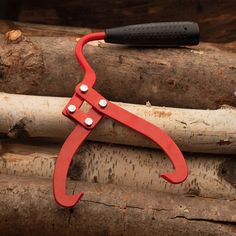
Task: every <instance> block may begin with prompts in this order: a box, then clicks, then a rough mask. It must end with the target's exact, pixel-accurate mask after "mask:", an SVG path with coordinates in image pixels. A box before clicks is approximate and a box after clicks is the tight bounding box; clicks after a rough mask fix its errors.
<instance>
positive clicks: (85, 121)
mask: <svg viewBox="0 0 236 236" xmlns="http://www.w3.org/2000/svg"><path fill="white" fill-rule="evenodd" d="M84 123H85V124H86V125H87V126H91V125H92V124H93V119H92V118H90V117H87V118H86V119H85V120H84Z"/></svg>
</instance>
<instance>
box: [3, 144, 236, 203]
mask: <svg viewBox="0 0 236 236" xmlns="http://www.w3.org/2000/svg"><path fill="white" fill-rule="evenodd" d="M60 146H61V144H60V145H58V144H57V145H56V144H54V145H53V144H52V143H50V144H46V143H41V144H39V143H38V142H37V143H35V142H34V143H32V140H31V141H30V143H28V144H20V143H16V142H14V143H12V142H10V143H9V142H3V143H2V150H1V154H0V172H1V173H4V174H11V175H16V176H34V177H44V178H52V176H53V170H54V163H55V160H56V158H57V155H58V153H59V149H60ZM184 156H185V158H186V160H187V164H188V169H189V176H188V178H187V180H186V181H185V182H183V183H182V184H178V185H175V184H170V183H167V182H166V181H165V180H163V179H161V178H160V176H159V175H160V174H161V173H164V172H167V171H169V172H171V171H172V166H171V163H170V161H169V159H168V158H167V157H166V156H165V154H164V153H163V152H160V151H157V150H150V149H144V148H131V147H126V146H120V145H108V144H104V143H93V142H86V143H85V144H84V145H83V146H82V147H81V148H80V149H79V151H78V153H77V155H76V156H75V157H73V161H72V163H71V167H70V170H69V172H68V177H69V178H70V179H72V180H77V181H78V180H79V181H85V182H90V183H100V184H111V183H112V184H115V185H122V186H130V187H136V188H137V189H144V190H146V191H148V190H149V191H150V190H151V191H153V190H155V191H160V192H167V193H175V194H181V195H184V196H189V197H190V196H192V197H194V196H200V197H206V198H222V199H228V200H234V199H235V195H236V160H235V158H234V157H233V156H227V155H207V154H190V153H184Z"/></svg>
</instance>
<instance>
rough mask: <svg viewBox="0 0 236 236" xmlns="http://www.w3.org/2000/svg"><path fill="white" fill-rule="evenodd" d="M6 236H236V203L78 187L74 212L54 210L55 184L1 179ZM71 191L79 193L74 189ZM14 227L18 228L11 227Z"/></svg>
mask: <svg viewBox="0 0 236 236" xmlns="http://www.w3.org/2000/svg"><path fill="white" fill-rule="evenodd" d="M0 178H1V180H0V181H1V185H0V196H1V198H0V219H1V220H0V228H1V233H2V234H3V235H14V236H16V235H32V234H34V235H42V233H43V235H57V236H58V235H78V234H79V235H142V236H143V235H167V236H168V235H173V234H175V235H191V236H192V235H194V236H195V235H201V236H202V235H220V236H222V235H235V232H236V226H235V224H236V219H235V212H236V208H235V206H236V205H235V201H228V200H216V199H207V198H199V197H194V198H193V197H184V196H175V195H169V194H164V193H158V192H147V191H137V190H136V191H135V190H134V189H132V188H126V187H117V186H116V187H115V186H113V185H102V184H88V183H79V189H80V191H84V192H85V196H84V197H83V199H82V200H81V202H80V203H79V205H77V207H76V208H74V209H72V210H66V209H61V208H59V207H57V206H56V205H55V202H54V200H53V196H52V187H51V181H48V180H43V179H37V178H23V177H9V176H4V175H0ZM69 190H70V191H74V190H75V185H74V184H73V183H71V184H70V185H69ZM12 222H14V227H12Z"/></svg>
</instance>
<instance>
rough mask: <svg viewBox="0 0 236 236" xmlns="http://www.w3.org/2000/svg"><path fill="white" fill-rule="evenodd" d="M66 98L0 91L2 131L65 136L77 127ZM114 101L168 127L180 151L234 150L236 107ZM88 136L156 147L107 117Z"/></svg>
mask: <svg viewBox="0 0 236 236" xmlns="http://www.w3.org/2000/svg"><path fill="white" fill-rule="evenodd" d="M68 101H69V99H68V98H60V97H57V98H55V97H45V96H27V95H15V94H5V93H0V109H1V119H0V133H2V134H7V135H8V137H13V138H25V137H37V138H53V139H60V140H62V139H65V138H66V137H67V136H68V135H69V133H70V132H71V131H72V129H73V128H74V123H73V122H72V121H70V120H69V119H68V118H66V117H64V116H63V115H62V114H61V111H62V109H63V108H64V107H65V106H66V104H67V103H68ZM35 104H37V105H35ZM116 104H117V105H119V106H121V107H122V108H123V109H125V110H128V111H130V112H131V113H134V114H136V115H137V116H139V117H142V118H144V119H145V120H147V121H149V122H151V123H153V124H154V125H156V126H158V127H160V128H161V129H163V130H164V131H166V132H167V133H168V134H169V135H170V136H171V137H172V138H173V139H174V140H175V142H176V143H177V144H178V145H179V147H180V148H181V150H182V151H190V152H205V153H226V154H235V153H236V110H235V108H231V107H225V108H222V109H219V110H194V109H180V108H163V107H155V106H144V105H134V104H127V103H116ZM89 107H90V106H89V105H88V104H87V105H83V111H84V112H85V113H86V112H87V111H88V109H89ZM89 139H90V140H93V141H100V142H106V143H117V144H125V145H134V146H141V147H155V148H158V146H157V145H156V144H153V143H152V142H151V141H150V140H149V139H147V138H146V137H144V136H143V135H141V134H138V133H137V132H135V131H133V130H131V129H129V128H127V127H125V126H123V125H121V124H119V123H117V122H115V121H113V120H111V119H108V118H106V119H103V120H102V122H100V123H99V124H98V125H97V127H96V128H95V129H94V130H93V132H92V133H91V135H90V136H89Z"/></svg>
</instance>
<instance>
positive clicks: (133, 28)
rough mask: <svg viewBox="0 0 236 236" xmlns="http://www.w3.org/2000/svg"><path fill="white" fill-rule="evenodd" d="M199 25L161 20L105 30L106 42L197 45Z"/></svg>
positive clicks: (143, 44)
mask: <svg viewBox="0 0 236 236" xmlns="http://www.w3.org/2000/svg"><path fill="white" fill-rule="evenodd" d="M199 38H200V34H199V27H198V24H197V23H195V22H188V21H186V22H185V21H183V22H160V23H148V24H138V25H128V26H123V27H116V28H110V29H106V30H105V42H107V43H117V44H129V45H136V46H160V47H174V46H181V45H197V44H198V43H199Z"/></svg>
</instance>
